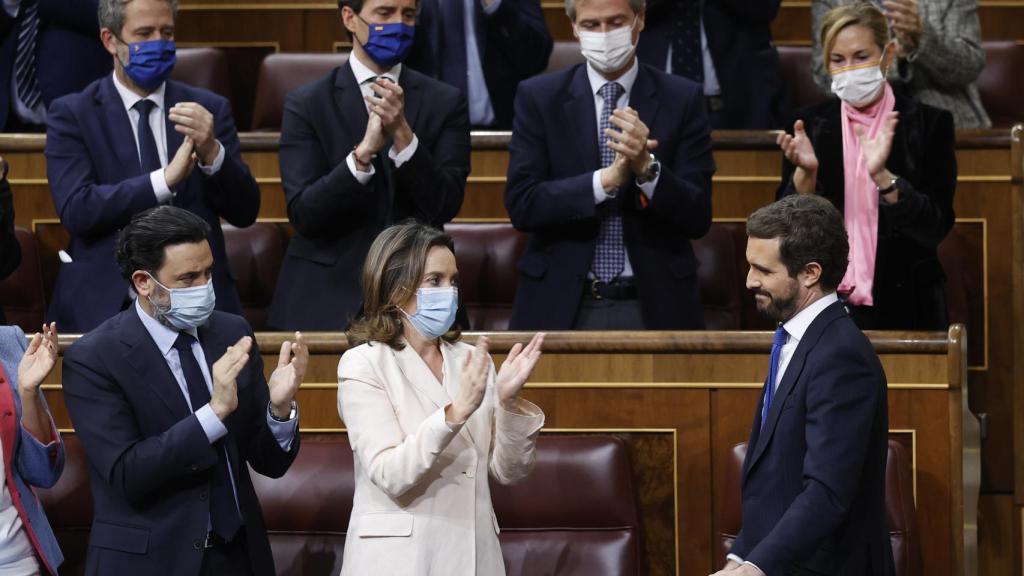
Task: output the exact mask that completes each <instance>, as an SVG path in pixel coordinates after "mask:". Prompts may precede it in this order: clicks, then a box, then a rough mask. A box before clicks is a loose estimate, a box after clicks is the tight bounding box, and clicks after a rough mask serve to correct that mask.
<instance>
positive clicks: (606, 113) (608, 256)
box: [592, 82, 626, 282]
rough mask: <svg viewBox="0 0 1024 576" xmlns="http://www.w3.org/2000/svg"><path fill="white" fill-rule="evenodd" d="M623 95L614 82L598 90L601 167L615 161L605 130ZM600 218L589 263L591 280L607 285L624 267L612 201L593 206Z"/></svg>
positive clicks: (619, 225) (619, 215) (615, 206)
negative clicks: (600, 102)
mask: <svg viewBox="0 0 1024 576" xmlns="http://www.w3.org/2000/svg"><path fill="white" fill-rule="evenodd" d="M625 92H626V89H625V88H623V87H622V85H621V84H619V83H618V82H608V83H607V84H605V85H604V86H602V87H601V89H600V90H599V91H598V94H600V95H601V99H602V100H603V103H602V106H601V123H600V125H599V126H598V144H599V150H600V151H601V167H602V168H605V167H607V166H610V165H611V163H612V162H614V161H615V151H614V150H612V149H611V148H609V147H608V136H606V135H605V130H606V129H608V128H612V127H613V124H612V122H611V116H612V112H614V111H615V105H616V103H618V101H619V98H621V97H622V95H623V94H624V93H625ZM597 212H598V215H599V216H600V218H601V229H600V231H599V232H598V234H597V246H595V248H594V261H593V264H592V268H593V270H592V271H593V273H594V277H596V278H597V279H598V280H600V281H601V282H609V281H610V280H612V279H613V278H615V277H616V276H618V275H619V274H621V273H622V269H623V267H625V265H626V252H625V248H624V245H623V241H622V213H621V212H619V203H618V201H617V200H615V199H611V200H608V201H606V202H602V203H601V204H600V205H599V206H598V207H597Z"/></svg>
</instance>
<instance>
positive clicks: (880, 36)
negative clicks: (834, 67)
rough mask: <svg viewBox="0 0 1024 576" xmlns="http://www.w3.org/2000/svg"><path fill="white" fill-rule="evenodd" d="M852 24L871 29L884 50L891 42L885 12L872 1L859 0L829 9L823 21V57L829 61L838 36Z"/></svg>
mask: <svg viewBox="0 0 1024 576" xmlns="http://www.w3.org/2000/svg"><path fill="white" fill-rule="evenodd" d="M850 26H863V27H865V28H867V29H868V30H871V34H872V35H873V36H874V37H875V43H876V44H878V47H879V48H880V49H882V50H884V49H885V45H886V44H888V43H889V24H888V23H887V22H886V20H885V14H882V11H881V10H879V9H878V8H876V7H875V5H874V4H871V3H870V2H863V1H858V2H854V3H853V4H840V5H839V6H836V7H835V8H833V9H831V10H829V11H828V12H827V13H826V14H825V17H824V18H823V19H822V21H821V30H820V31H819V34H820V35H821V37H820V40H821V46H822V53H821V57H822V59H823V60H824V61H825V62H828V56H829V54H831V53H832V49H833V48H834V47H835V45H836V37H837V36H839V33H840V32H842V31H843V30H845V29H846V28H848V27H850Z"/></svg>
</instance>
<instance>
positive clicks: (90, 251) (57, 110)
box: [46, 76, 260, 332]
mask: <svg viewBox="0 0 1024 576" xmlns="http://www.w3.org/2000/svg"><path fill="white" fill-rule="evenodd" d="M179 102H197V103H199V104H201V105H202V106H203V107H204V108H206V109H207V110H209V111H210V113H211V114H213V116H214V123H215V136H216V138H217V139H218V140H219V141H220V143H221V144H222V145H223V146H224V152H225V154H224V164H223V165H222V166H221V168H220V170H219V171H218V172H217V173H216V174H214V175H212V176H206V175H205V174H203V173H202V172H201V171H200V169H199V167H198V166H196V167H195V169H193V171H192V174H190V175H189V177H188V178H187V179H185V180H184V181H182V182H181V183H180V184H178V185H177V186H175V187H174V188H172V192H174V194H175V196H174V199H173V201H172V203H173V204H174V205H175V206H178V207H181V208H184V209H186V210H189V211H190V212H193V213H194V214H196V215H198V216H200V217H202V218H203V219H204V220H206V221H207V222H208V223H209V224H210V229H211V230H210V236H209V241H210V248H211V250H212V251H213V258H214V273H213V285H214V288H215V290H216V292H217V309H218V310H224V311H228V312H235V313H241V309H242V306H241V301H240V300H239V298H238V293H237V291H236V290H235V281H234V277H233V276H232V275H231V271H230V269H229V265H228V260H227V253H226V251H225V248H224V234H223V232H222V231H221V228H220V219H221V218H224V219H225V220H227V221H228V222H229V223H231V224H233V225H234V226H239V227H244V226H248V225H250V224H252V223H253V222H255V221H256V214H257V213H258V212H259V208H260V191H259V186H257V184H256V180H255V179H254V178H253V177H252V174H251V173H250V172H249V168H248V166H246V164H245V163H244V162H243V161H242V156H241V153H240V151H239V144H238V134H237V133H236V132H235V124H234V121H233V120H232V118H231V110H230V106H229V104H228V102H227V100H225V99H224V98H222V97H220V96H217V95H216V94H213V93H212V92H208V91H206V90H202V89H200V88H193V87H191V86H187V85H185V84H181V83H180V82H175V81H173V80H169V81H167V89H166V92H165V95H164V105H165V108H166V109H167V110H170V109H171V107H173V106H174V105H175V104H177V103H179ZM48 124H49V126H48V129H47V135H46V173H47V176H48V177H49V181H50V193H51V194H52V196H53V203H54V207H55V208H56V210H57V215H58V216H59V217H60V220H61V224H63V225H64V227H65V228H66V229H67V231H68V232H69V233H70V234H71V244H70V247H69V248H68V253H69V254H70V255H71V258H72V262H70V263H64V264H61V267H60V272H59V273H58V276H57V284H56V286H55V287H54V291H53V301H52V302H51V303H50V312H49V318H50V320H52V321H56V322H57V325H58V326H60V327H61V329H62V330H65V331H67V332H87V331H89V330H92V329H93V328H95V327H96V326H98V325H99V324H100V323H101V322H103V321H104V320H105V319H107V318H109V317H110V316H112V315H114V314H115V313H117V311H118V310H120V309H121V307H122V306H123V304H124V302H125V297H126V295H127V294H128V286H129V284H128V282H127V281H126V280H125V279H124V278H123V277H122V276H121V273H120V271H119V269H118V266H117V262H116V259H115V256H114V254H115V249H116V244H117V233H118V231H119V230H120V229H121V228H122V227H124V226H125V225H126V224H128V222H130V221H131V218H132V216H134V215H135V214H137V213H139V212H142V211H143V210H146V209H148V208H152V207H154V206H156V205H157V199H156V196H155V194H154V193H153V185H152V184H151V182H150V177H149V173H143V171H142V168H141V166H140V164H139V153H138V149H137V148H136V145H135V136H134V135H133V134H132V126H131V122H130V121H129V119H128V113H127V112H126V111H125V109H124V104H123V102H122V100H121V97H120V95H119V94H118V93H117V89H116V88H115V87H114V81H113V79H112V76H105V77H103V78H101V79H99V80H97V81H95V82H93V83H92V84H90V85H89V86H88V87H87V88H86V89H85V90H84V91H83V92H80V93H78V94H72V95H69V96H65V97H63V98H59V99H57V100H55V101H54V102H53V104H52V105H51V106H50V111H49V118H48ZM166 132H167V155H168V161H169V160H170V159H171V158H173V156H174V154H175V152H176V151H177V150H178V148H179V147H180V146H181V142H182V140H183V139H184V137H183V136H182V135H181V134H179V133H178V132H176V131H175V130H174V124H173V123H172V122H171V121H170V120H167V126H166Z"/></svg>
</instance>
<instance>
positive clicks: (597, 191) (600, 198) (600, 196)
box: [592, 170, 609, 205]
mask: <svg viewBox="0 0 1024 576" xmlns="http://www.w3.org/2000/svg"><path fill="white" fill-rule="evenodd" d="M592 182H593V184H592V186H593V188H594V204H595V205H597V204H600V203H601V202H604V201H605V200H607V199H608V198H609V196H608V193H607V192H605V191H604V186H602V185H601V171H600V170H594V178H593V180H592Z"/></svg>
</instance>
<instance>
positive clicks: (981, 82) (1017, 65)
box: [978, 40, 1024, 128]
mask: <svg viewBox="0 0 1024 576" xmlns="http://www.w3.org/2000/svg"><path fill="white" fill-rule="evenodd" d="M982 47H983V48H984V49H985V69H984V70H982V71H981V76H979V77H978V92H979V93H980V95H981V102H982V104H983V105H984V106H985V111H986V112H988V115H989V118H991V119H992V126H993V127H999V128H1006V127H1009V126H1012V125H1014V124H1017V123H1019V122H1024V102H1022V101H1021V97H1020V95H1021V94H1022V93H1024V45H1021V44H1018V43H1017V41H1015V40H1003V41H990V42H982Z"/></svg>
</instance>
